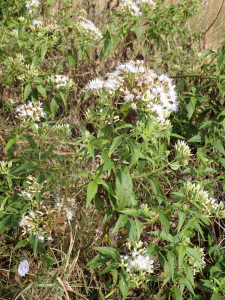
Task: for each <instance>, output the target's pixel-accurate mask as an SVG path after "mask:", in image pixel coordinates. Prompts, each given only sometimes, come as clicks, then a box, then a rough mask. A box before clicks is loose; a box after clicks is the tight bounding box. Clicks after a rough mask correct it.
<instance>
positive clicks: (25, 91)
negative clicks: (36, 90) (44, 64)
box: [24, 84, 31, 100]
mask: <svg viewBox="0 0 225 300" xmlns="http://www.w3.org/2000/svg"><path fill="white" fill-rule="evenodd" d="M30 92H31V85H30V84H27V85H26V86H25V89H24V100H26V99H27V97H28V96H29V94H30Z"/></svg>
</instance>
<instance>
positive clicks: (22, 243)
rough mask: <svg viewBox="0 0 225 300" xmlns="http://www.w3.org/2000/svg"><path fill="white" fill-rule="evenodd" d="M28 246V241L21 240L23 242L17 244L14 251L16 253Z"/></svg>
mask: <svg viewBox="0 0 225 300" xmlns="http://www.w3.org/2000/svg"><path fill="white" fill-rule="evenodd" d="M26 244H27V241H26V240H21V241H19V242H18V243H17V244H16V246H15V247H14V248H13V251H15V250H16V249H18V248H21V247H23V246H24V245H26Z"/></svg>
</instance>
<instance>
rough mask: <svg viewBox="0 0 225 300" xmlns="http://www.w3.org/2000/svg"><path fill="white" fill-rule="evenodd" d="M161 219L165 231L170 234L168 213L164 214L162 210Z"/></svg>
mask: <svg viewBox="0 0 225 300" xmlns="http://www.w3.org/2000/svg"><path fill="white" fill-rule="evenodd" d="M159 221H160V223H161V224H162V226H163V228H164V229H165V232H166V233H167V234H168V233H169V230H170V220H169V218H168V217H167V215H165V214H163V213H162V212H160V213H159Z"/></svg>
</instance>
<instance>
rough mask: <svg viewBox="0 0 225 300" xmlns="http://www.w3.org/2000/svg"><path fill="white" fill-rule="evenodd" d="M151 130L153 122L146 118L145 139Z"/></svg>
mask: <svg viewBox="0 0 225 300" xmlns="http://www.w3.org/2000/svg"><path fill="white" fill-rule="evenodd" d="M153 128H154V123H153V120H152V119H151V118H148V122H147V125H146V132H144V133H145V135H146V136H147V138H148V137H149V136H150V135H151V133H152V131H153Z"/></svg>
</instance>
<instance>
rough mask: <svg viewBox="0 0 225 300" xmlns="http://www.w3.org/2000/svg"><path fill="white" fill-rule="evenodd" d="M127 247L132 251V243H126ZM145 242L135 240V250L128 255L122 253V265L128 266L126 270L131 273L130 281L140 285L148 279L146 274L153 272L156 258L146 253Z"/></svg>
mask: <svg viewBox="0 0 225 300" xmlns="http://www.w3.org/2000/svg"><path fill="white" fill-rule="evenodd" d="M126 246H127V248H128V249H129V250H130V251H131V243H127V244H126ZM142 246H143V243H142V242H141V241H140V242H138V243H137V242H135V243H134V245H133V251H131V252H129V253H128V254H126V255H121V256H120V258H121V266H124V267H125V268H126V272H127V273H129V277H128V279H129V280H130V282H134V283H135V284H136V286H137V287H138V286H139V285H141V284H142V283H143V281H146V278H145V277H146V275H148V274H151V273H153V271H154V266H153V265H154V260H153V259H152V256H151V255H149V254H146V252H147V249H146V248H142Z"/></svg>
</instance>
